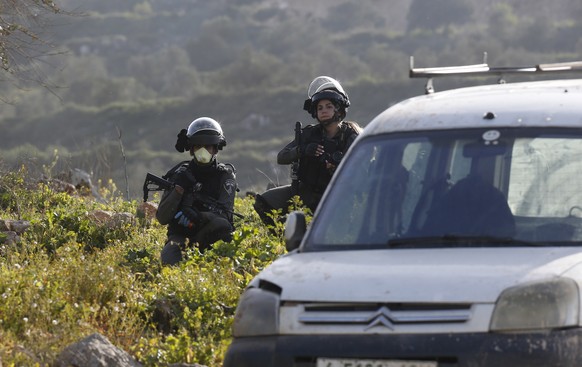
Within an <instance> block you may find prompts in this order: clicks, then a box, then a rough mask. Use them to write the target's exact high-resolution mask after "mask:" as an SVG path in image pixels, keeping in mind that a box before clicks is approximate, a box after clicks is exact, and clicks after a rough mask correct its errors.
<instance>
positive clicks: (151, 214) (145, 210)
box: [136, 201, 158, 220]
mask: <svg viewBox="0 0 582 367" xmlns="http://www.w3.org/2000/svg"><path fill="white" fill-rule="evenodd" d="M157 210H158V205H157V204H156V203H152V202H151V201H146V202H144V203H141V204H140V205H139V206H138V207H137V210H136V216H137V217H138V218H145V219H147V220H152V219H154V218H155V217H156V211H157Z"/></svg>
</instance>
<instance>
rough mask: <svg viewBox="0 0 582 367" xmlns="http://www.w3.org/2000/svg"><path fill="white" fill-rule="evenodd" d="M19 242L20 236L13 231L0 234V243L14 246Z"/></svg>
mask: <svg viewBox="0 0 582 367" xmlns="http://www.w3.org/2000/svg"><path fill="white" fill-rule="evenodd" d="M19 242H20V236H18V234H17V233H16V232H14V231H4V232H0V243H5V244H7V245H15V244H17V243H19Z"/></svg>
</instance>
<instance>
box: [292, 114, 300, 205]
mask: <svg viewBox="0 0 582 367" xmlns="http://www.w3.org/2000/svg"><path fill="white" fill-rule="evenodd" d="M301 133H302V130H301V121H297V122H296V123H295V146H296V147H297V149H300V148H301ZM291 191H292V192H293V195H297V194H298V192H299V159H297V161H295V162H293V163H292V164H291Z"/></svg>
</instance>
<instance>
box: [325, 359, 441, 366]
mask: <svg viewBox="0 0 582 367" xmlns="http://www.w3.org/2000/svg"><path fill="white" fill-rule="evenodd" d="M317 367H437V363H436V362H430V361H397V360H372V359H329V358H318V359H317Z"/></svg>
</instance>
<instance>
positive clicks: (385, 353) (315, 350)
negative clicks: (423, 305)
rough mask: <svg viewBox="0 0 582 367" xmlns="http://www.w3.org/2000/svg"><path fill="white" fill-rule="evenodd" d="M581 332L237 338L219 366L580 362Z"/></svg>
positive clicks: (496, 366)
mask: <svg viewBox="0 0 582 367" xmlns="http://www.w3.org/2000/svg"><path fill="white" fill-rule="evenodd" d="M581 332H582V329H579V328H576V329H567V330H557V331H551V332H543V333H542V332H540V333H524V334H495V333H487V334H482V333H481V334H425V335H286V336H266V337H249V338H236V339H234V340H233V342H232V344H231V345H230V347H229V349H228V351H227V353H226V356H225V360H224V365H223V367H315V366H316V361H317V358H318V357H327V358H348V359H349V358H353V359H375V360H382V359H385V360H426V361H435V362H437V365H438V367H468V366H471V367H484V366H491V367H519V366H527V367H537V366H539V367H542V366H543V367H548V366H552V367H559V366H564V367H566V366H567V367H570V366H582V334H581Z"/></svg>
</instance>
